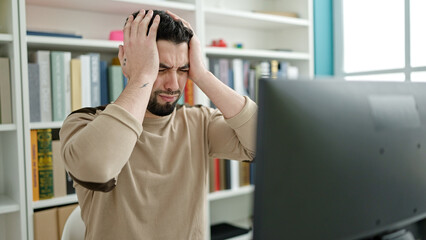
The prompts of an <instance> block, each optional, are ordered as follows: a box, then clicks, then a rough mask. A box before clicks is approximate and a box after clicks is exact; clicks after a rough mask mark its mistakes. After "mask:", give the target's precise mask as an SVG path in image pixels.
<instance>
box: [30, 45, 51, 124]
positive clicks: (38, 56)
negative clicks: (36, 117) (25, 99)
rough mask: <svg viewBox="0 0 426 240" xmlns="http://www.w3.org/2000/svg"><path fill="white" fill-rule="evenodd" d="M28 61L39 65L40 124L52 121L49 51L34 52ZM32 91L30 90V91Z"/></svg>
mask: <svg viewBox="0 0 426 240" xmlns="http://www.w3.org/2000/svg"><path fill="white" fill-rule="evenodd" d="M30 61H31V62H33V63H37V64H38V65H39V74H40V76H39V79H40V91H39V92H40V117H41V122H51V121H52V92H51V91H52V90H51V82H50V75H51V71H50V51H42V50H39V51H36V52H33V53H31V54H30ZM32 90H33V89H30V91H32Z"/></svg>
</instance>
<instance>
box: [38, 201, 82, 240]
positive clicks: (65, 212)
mask: <svg viewBox="0 0 426 240" xmlns="http://www.w3.org/2000/svg"><path fill="white" fill-rule="evenodd" d="M77 206H78V204H72V205H67V206H61V207H54V208H49V209H43V210H40V211H36V212H34V240H60V239H61V237H62V233H63V230H64V226H65V223H66V221H67V219H68V217H69V216H70V215H71V213H72V211H73V210H74V209H75V208H76V207H77Z"/></svg>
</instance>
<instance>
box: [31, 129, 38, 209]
mask: <svg viewBox="0 0 426 240" xmlns="http://www.w3.org/2000/svg"><path fill="white" fill-rule="evenodd" d="M30 136H31V179H32V181H31V182H32V189H33V201H38V200H39V199H40V197H39V196H40V195H39V191H40V188H39V181H38V145H37V130H36V129H32V130H31V132H30Z"/></svg>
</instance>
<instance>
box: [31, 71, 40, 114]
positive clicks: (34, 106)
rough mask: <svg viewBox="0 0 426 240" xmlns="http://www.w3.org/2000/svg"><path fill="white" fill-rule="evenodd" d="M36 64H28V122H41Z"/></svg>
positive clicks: (38, 79) (38, 77)
mask: <svg viewBox="0 0 426 240" xmlns="http://www.w3.org/2000/svg"><path fill="white" fill-rule="evenodd" d="M39 70H40V69H39V65H38V64H37V63H28V88H29V89H30V91H29V95H30V122H40V121H41V110H40V72H39Z"/></svg>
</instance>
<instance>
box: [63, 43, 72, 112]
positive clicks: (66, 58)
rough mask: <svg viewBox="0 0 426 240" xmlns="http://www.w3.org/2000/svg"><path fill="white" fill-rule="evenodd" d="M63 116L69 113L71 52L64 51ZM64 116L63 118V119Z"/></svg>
mask: <svg viewBox="0 0 426 240" xmlns="http://www.w3.org/2000/svg"><path fill="white" fill-rule="evenodd" d="M63 56H64V57H63V60H64V72H63V73H62V74H63V75H64V79H65V82H64V86H65V117H66V116H68V114H70V113H71V109H72V108H71V52H64V55H63ZM65 117H64V119H65Z"/></svg>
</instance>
